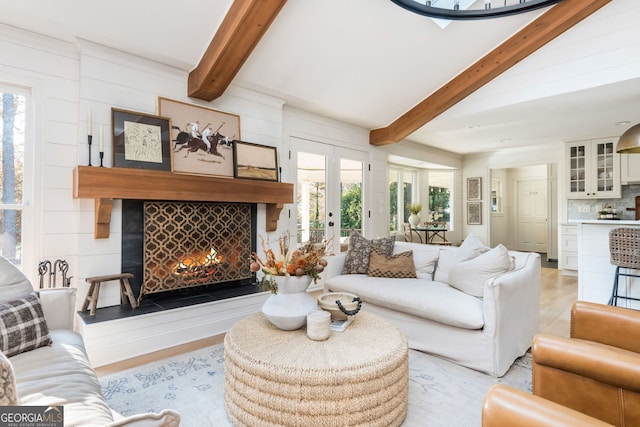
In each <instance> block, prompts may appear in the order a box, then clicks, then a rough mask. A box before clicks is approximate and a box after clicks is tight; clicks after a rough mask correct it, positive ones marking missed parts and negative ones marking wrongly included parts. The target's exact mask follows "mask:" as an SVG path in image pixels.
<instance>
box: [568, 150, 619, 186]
mask: <svg viewBox="0 0 640 427" xmlns="http://www.w3.org/2000/svg"><path fill="white" fill-rule="evenodd" d="M616 143H617V138H602V139H592V140H587V141H575V142H570V143H567V146H566V160H567V168H566V169H567V171H568V175H567V181H566V182H567V185H568V188H567V197H568V198H570V199H605V198H619V197H620V196H621V191H620V154H618V153H616V151H615V147H616Z"/></svg>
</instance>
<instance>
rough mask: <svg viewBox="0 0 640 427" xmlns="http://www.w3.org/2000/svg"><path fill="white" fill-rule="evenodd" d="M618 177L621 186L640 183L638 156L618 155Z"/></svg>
mask: <svg viewBox="0 0 640 427" xmlns="http://www.w3.org/2000/svg"><path fill="white" fill-rule="evenodd" d="M620 175H621V176H620V181H621V183H622V184H623V185H624V184H631V183H640V154H621V155H620Z"/></svg>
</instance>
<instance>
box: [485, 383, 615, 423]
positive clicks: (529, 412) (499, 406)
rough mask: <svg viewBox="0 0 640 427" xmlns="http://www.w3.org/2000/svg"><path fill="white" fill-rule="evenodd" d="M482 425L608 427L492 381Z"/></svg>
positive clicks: (575, 412) (555, 404)
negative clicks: (493, 383)
mask: <svg viewBox="0 0 640 427" xmlns="http://www.w3.org/2000/svg"><path fill="white" fill-rule="evenodd" d="M482 426H483V427H513V426H519V427H575V426H584V427H605V426H608V427H611V424H607V423H605V422H604V421H600V420H599V419H597V418H593V417H590V416H588V415H585V414H582V413H580V412H578V411H574V410H573V409H569V408H566V407H564V406H561V405H558V404H557V403H554V402H551V401H549V400H546V399H543V398H541V397H538V396H534V395H532V394H529V393H526V392H524V391H521V390H517V389H515V388H513V387H509V386H506V385H502V384H496V385H494V386H492V387H491V388H490V389H489V392H488V393H487V395H486V396H485V398H484V404H483V405H482Z"/></svg>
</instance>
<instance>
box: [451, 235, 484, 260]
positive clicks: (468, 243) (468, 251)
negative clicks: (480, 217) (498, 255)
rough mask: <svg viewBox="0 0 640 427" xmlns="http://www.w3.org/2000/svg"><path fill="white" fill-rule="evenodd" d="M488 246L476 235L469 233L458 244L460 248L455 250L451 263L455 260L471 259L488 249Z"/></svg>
mask: <svg viewBox="0 0 640 427" xmlns="http://www.w3.org/2000/svg"><path fill="white" fill-rule="evenodd" d="M489 249H490V248H489V247H487V246H485V244H484V243H482V241H481V240H480V239H478V238H477V237H476V235H475V234H473V233H469V235H468V236H467V238H466V239H464V241H463V242H462V244H461V245H460V248H459V249H458V251H457V252H456V255H455V258H454V259H453V264H455V263H457V262H462V261H466V260H468V259H473V258H475V257H477V256H478V255H482V254H483V253H485V252H487V251H489Z"/></svg>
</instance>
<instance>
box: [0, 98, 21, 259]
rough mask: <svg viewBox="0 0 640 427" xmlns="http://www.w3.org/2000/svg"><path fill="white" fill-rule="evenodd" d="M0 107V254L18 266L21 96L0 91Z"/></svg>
mask: <svg viewBox="0 0 640 427" xmlns="http://www.w3.org/2000/svg"><path fill="white" fill-rule="evenodd" d="M0 94H1V96H2V105H1V106H0V108H1V111H0V115H1V116H2V126H0V138H1V140H2V150H1V151H0V156H1V157H2V169H1V170H0V174H1V175H2V176H1V179H0V185H1V188H0V190H1V192H2V201H1V203H0V222H1V224H0V228H1V229H2V235H1V236H0V251H1V254H2V256H3V257H5V258H7V259H8V260H9V261H11V262H12V263H13V264H15V265H17V266H20V265H21V262H22V208H23V205H22V196H23V194H22V189H23V171H24V135H25V104H26V99H25V96H23V95H20V94H14V93H11V92H9V91H4V92H2V91H0Z"/></svg>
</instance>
